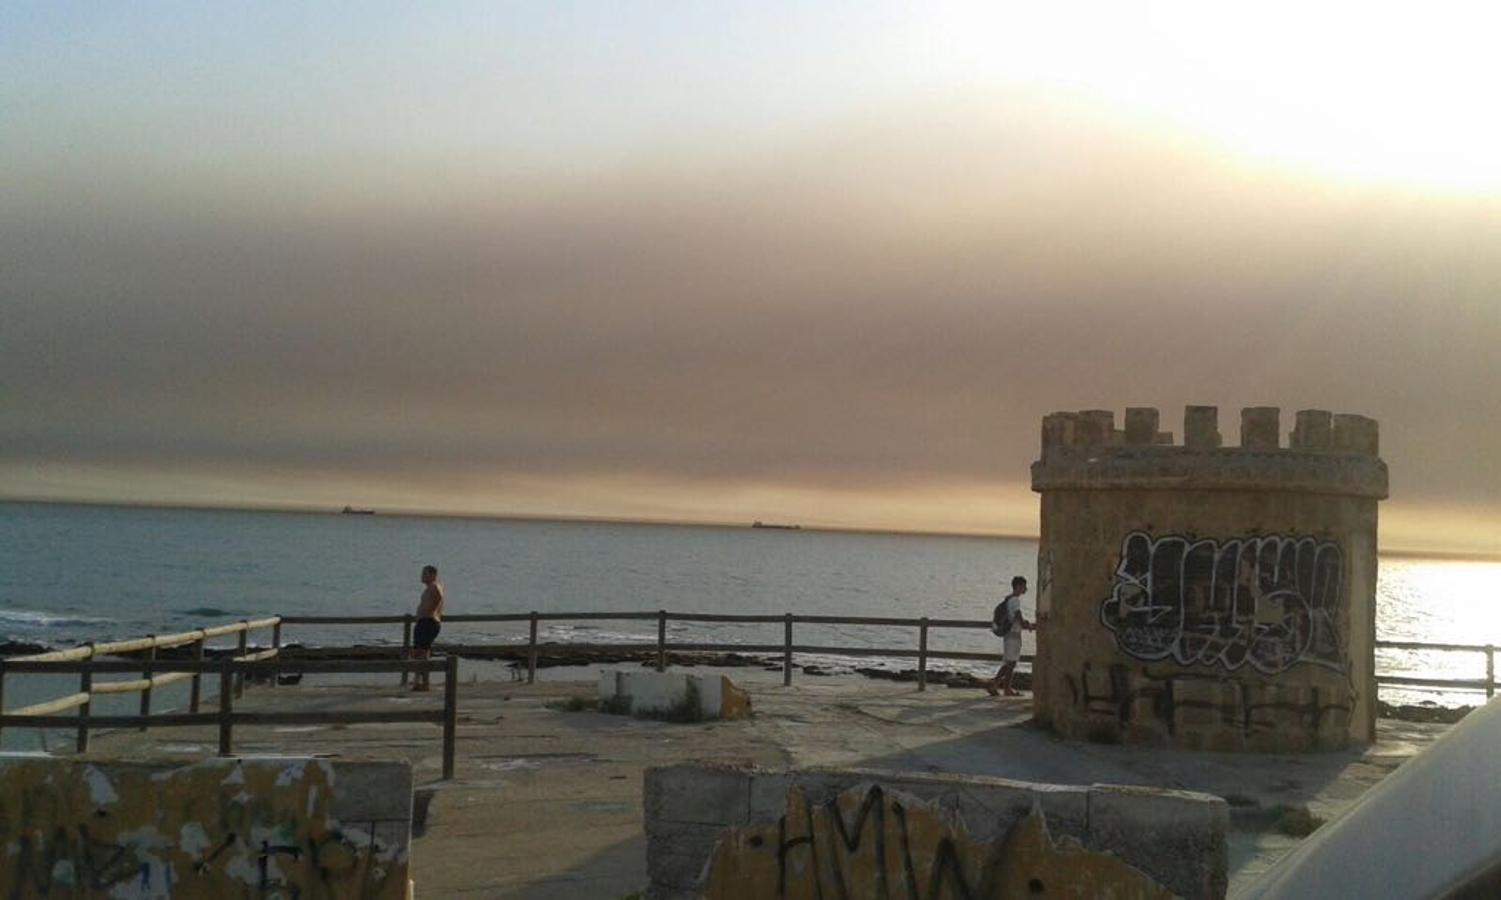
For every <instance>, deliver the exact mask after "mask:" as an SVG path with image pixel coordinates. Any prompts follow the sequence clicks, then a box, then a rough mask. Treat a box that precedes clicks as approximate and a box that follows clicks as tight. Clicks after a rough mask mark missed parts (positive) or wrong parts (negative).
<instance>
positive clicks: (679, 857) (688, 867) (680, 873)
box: [646, 848, 713, 897]
mask: <svg viewBox="0 0 1501 900" xmlns="http://www.w3.org/2000/svg"><path fill="white" fill-rule="evenodd" d="M711 850H712V848H711ZM712 856H713V853H712V852H707V853H699V852H688V853H678V852H676V851H674V850H671V849H665V848H664V849H659V850H654V851H653V850H648V852H647V854H646V877H647V878H649V879H650V880H651V883H652V884H653V885H655V886H659V887H661V888H665V889H668V890H676V891H686V892H690V893H689V896H694V897H697V896H699V895H698V893H697V891H696V889H697V888H698V886H699V885H700V884H701V883H702V882H703V877H704V870H705V869H706V868H708V865H709V860H710V858H712ZM649 896H661V895H660V894H655V893H653V894H650V895H649Z"/></svg>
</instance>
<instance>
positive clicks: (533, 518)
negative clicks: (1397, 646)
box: [0, 496, 1501, 563]
mask: <svg viewBox="0 0 1501 900" xmlns="http://www.w3.org/2000/svg"><path fill="white" fill-rule="evenodd" d="M0 503H33V504H38V505H45V506H97V507H111V508H120V509H164V510H174V509H176V510H195V511H208V512H249V513H293V514H299V515H331V516H337V515H343V507H340V508H337V509H336V508H334V507H329V506H322V505H305V506H298V505H277V504H265V505H255V504H244V505H236V504H231V503H189V502H173V501H151V500H78V499H65V498H55V497H5V496H0ZM362 508H366V509H368V508H369V507H362ZM374 512H375V514H377V515H381V516H387V517H392V516H395V517H402V518H410V519H463V520H469V521H481V522H484V521H489V522H543V523H557V524H573V525H648V526H653V527H660V528H674V527H676V528H733V529H746V530H749V529H751V527H752V524H753V522H754V521H756V520H752V521H751V522H739V521H737V522H728V521H714V520H707V519H701V520H692V519H651V518H632V517H626V516H569V515H562V514H550V513H468V512H455V511H442V510H414V509H404V508H396V509H392V510H389V511H385V510H374ZM761 521H765V520H761ZM774 524H786V525H794V524H796V525H797V527H796V528H795V529H794V528H778V529H770V530H778V531H780V530H787V531H816V532H824V533H830V534H885V535H896V536H907V537H948V538H975V539H981V540H1007V541H1038V540H1040V539H1041V535H1039V534H1017V533H1007V532H999V531H997V532H990V531H939V530H924V529H920V528H876V527H861V526H855V525H850V526H839V525H802V524H800V523H792V522H788V523H781V522H777V523H774ZM1376 555H1377V557H1378V558H1379V557H1383V556H1384V557H1389V558H1393V559H1431V560H1448V561H1454V562H1490V563H1501V552H1487V551H1484V550H1433V549H1423V548H1413V547H1381V546H1380V543H1379V538H1378V544H1377V549H1376Z"/></svg>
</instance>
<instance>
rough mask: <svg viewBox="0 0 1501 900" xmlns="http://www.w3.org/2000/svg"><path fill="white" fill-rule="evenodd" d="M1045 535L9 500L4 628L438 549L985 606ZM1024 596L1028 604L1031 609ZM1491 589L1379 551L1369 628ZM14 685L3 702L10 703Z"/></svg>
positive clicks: (78, 624) (722, 586) (930, 612)
mask: <svg viewBox="0 0 1501 900" xmlns="http://www.w3.org/2000/svg"><path fill="white" fill-rule="evenodd" d="M1036 555H1037V545H1036V543H1035V542H1034V541H1026V540H1009V539H999V538H962V537H928V536H910V535H883V534H849V533H830V532H813V531H779V530H771V529H751V528H702V527H679V526H655V525H624V524H594V523H551V522H516V521H488V520H473V519H441V518H417V517H402V516H387V515H376V516H344V515H336V514H328V515H317V514H296V513H263V512H237V511H201V510H176V509H133V508H120V507H91V506H64V505H45V504H26V503H0V640H3V639H10V640H24V641H37V642H41V643H46V644H49V645H55V646H61V645H70V644H73V643H76V642H79V641H82V640H101V639H107V638H120V637H134V636H139V635H143V634H148V633H156V634H161V633H167V632H175V631H183V630H188V629H191V628H195V627H198V626H201V625H209V624H218V623H223V622H229V621H235V620H238V619H241V618H247V617H256V616H262V615H269V614H275V613H280V614H287V615H293V614H305V615H311V614H323V615H355V614H362V613H363V614H388V613H402V612H406V611H409V610H411V609H412V608H413V607H414V606H415V603H416V599H417V595H418V592H419V590H420V585H419V583H418V580H417V576H418V572H419V570H420V568H421V566H422V565H423V564H425V563H429V562H430V563H433V564H435V565H437V566H439V567H440V569H441V572H442V579H443V581H444V583H445V585H446V587H447V589H448V594H449V598H450V599H449V604H450V607H449V609H450V612H465V613H471V612H472V613H485V612H526V611H529V610H539V611H587V610H656V609H668V610H673V611H680V612H737V613H783V612H788V611H792V612H799V613H823V614H834V615H877V616H880V615H891V616H921V615H927V616H931V617H934V618H984V617H987V616H988V615H989V614H990V611H991V608H992V607H993V606H994V604H995V603H996V601H997V600H998V599H999V597H1000V595H1002V594H1003V593H1004V592H1005V590H1004V586H1005V585H1006V583H1007V582H1008V581H1009V579H1010V577H1011V576H1012V575H1015V574H1020V575H1025V576H1027V577H1028V578H1029V579H1031V580H1033V581H1034V583H1035V569H1036ZM1032 599H1033V598H1032V596H1030V595H1029V596H1028V598H1027V602H1026V603H1025V604H1024V605H1025V606H1027V607H1029V608H1028V615H1029V617H1030V615H1031V609H1030V602H1031V600H1032ZM1498 601H1501V564H1498V563H1470V562H1451V561H1431V560H1418V559H1391V560H1383V562H1382V565H1381V577H1380V583H1379V587H1378V618H1377V630H1378V633H1379V634H1380V636H1381V637H1383V638H1389V639H1406V640H1417V641H1430V642H1451V643H1486V642H1491V643H1497V644H1501V606H1498ZM524 628H525V626H524V625H522V626H519V627H515V628H512V627H508V626H498V625H483V624H480V625H464V624H450V625H448V626H446V627H445V629H444V637H447V638H453V639H455V640H478V639H482V638H485V637H498V638H507V639H520V638H523V637H524ZM544 635H545V636H547V637H554V638H562V637H580V638H584V637H587V638H589V639H593V640H600V641H607V640H624V639H631V638H634V639H638V640H650V639H655V636H656V632H655V623H649V622H641V623H630V622H621V623H610V622H601V623H597V627H591V625H573V626H570V625H563V624H559V625H553V626H551V627H545V630H544ZM711 636H712V639H713V640H722V641H734V642H742V643H775V642H779V641H780V640H781V626H780V625H770V626H760V625H712V626H711V625H696V624H691V623H673V624H672V626H671V637H672V638H673V639H678V640H694V639H706V640H707V639H711ZM285 639H286V640H289V641H304V642H310V643H312V642H324V643H327V642H348V641H353V640H357V641H362V642H398V641H399V639H400V634H399V630H398V629H397V628H396V627H394V626H358V627H343V628H335V627H315V626H302V627H289V628H288V629H287V632H286V635H285ZM1031 639H1032V636H1031V635H1030V634H1028V635H1026V640H1027V649H1028V650H1029V651H1030V649H1031ZM798 641H799V642H800V643H804V642H806V643H818V644H844V643H855V644H860V645H867V646H893V645H907V644H910V643H914V642H915V636H914V635H909V634H906V633H905V632H902V631H897V630H892V629H878V628H861V627H854V626H799V628H798ZM931 646H932V647H933V648H934V649H955V650H961V649H971V650H982V651H994V650H995V640H994V638H992V637H991V636H990V635H988V634H987V633H985V632H981V631H945V632H935V633H934V637H933V640H932V644H931ZM823 662H829V663H834V664H836V665H837V664H839V663H841V662H842V663H843V664H845V665H849V664H851V663H852V662H853V661H851V660H843V661H840V660H825V661H823ZM861 664H873V665H886V666H889V667H893V668H900V667H909V666H911V665H912V662H911V661H910V660H891V661H888V662H885V663H882V662H869V661H863V662H862V663H861ZM1378 666H1379V668H1381V669H1383V670H1385V671H1392V672H1396V671H1423V672H1426V673H1430V674H1435V675H1438V676H1441V677H1478V676H1480V675H1481V674H1483V672H1484V663H1483V660H1482V658H1481V657H1480V656H1478V655H1468V656H1463V655H1456V654H1417V653H1398V652H1383V653H1382V655H1381V656H1380V658H1379V659H1378ZM978 668H981V669H983V668H984V667H983V666H980V667H978ZM8 693H10V694H11V695H12V696H9V697H8V698H7V705H8V706H15V705H17V702H18V701H17V700H16V698H15V696H14V694H15V692H14V691H13V690H12V691H9V692H8ZM28 693H30V692H29V691H28ZM57 693H61V691H58V692H57ZM1383 696H1387V697H1388V698H1389V699H1394V700H1410V699H1424V698H1426V699H1437V700H1439V701H1441V702H1448V703H1457V702H1474V700H1475V695H1464V694H1445V695H1436V694H1428V695H1414V694H1391V695H1388V694H1387V693H1386V692H1383Z"/></svg>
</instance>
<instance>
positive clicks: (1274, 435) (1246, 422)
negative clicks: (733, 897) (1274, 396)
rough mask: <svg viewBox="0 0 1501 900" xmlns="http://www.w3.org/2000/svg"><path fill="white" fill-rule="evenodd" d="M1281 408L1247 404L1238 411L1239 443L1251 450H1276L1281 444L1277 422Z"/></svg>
mask: <svg viewBox="0 0 1501 900" xmlns="http://www.w3.org/2000/svg"><path fill="white" fill-rule="evenodd" d="M1281 416H1282V410H1281V409H1278V408H1277V407H1275V406H1247V407H1245V408H1244V409H1242V410H1241V411H1240V445H1241V446H1242V447H1245V448H1247V449H1251V450H1276V449H1277V448H1278V447H1280V446H1281V440H1282V431H1281V425H1280V424H1278V423H1279V420H1280V419H1281Z"/></svg>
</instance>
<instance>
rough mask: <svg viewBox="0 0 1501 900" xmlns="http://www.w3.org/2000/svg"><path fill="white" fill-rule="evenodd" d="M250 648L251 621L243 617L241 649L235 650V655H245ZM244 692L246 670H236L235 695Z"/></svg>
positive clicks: (240, 694) (241, 694) (241, 622)
mask: <svg viewBox="0 0 1501 900" xmlns="http://www.w3.org/2000/svg"><path fill="white" fill-rule="evenodd" d="M249 650H250V621H249V620H248V619H241V620H240V645H239V649H238V650H236V651H235V657H236V658H240V657H243V656H244V655H245V654H246V653H247V652H249ZM244 693H245V672H244V670H240V671H237V672H235V696H236V697H240V696H243V695H244Z"/></svg>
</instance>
